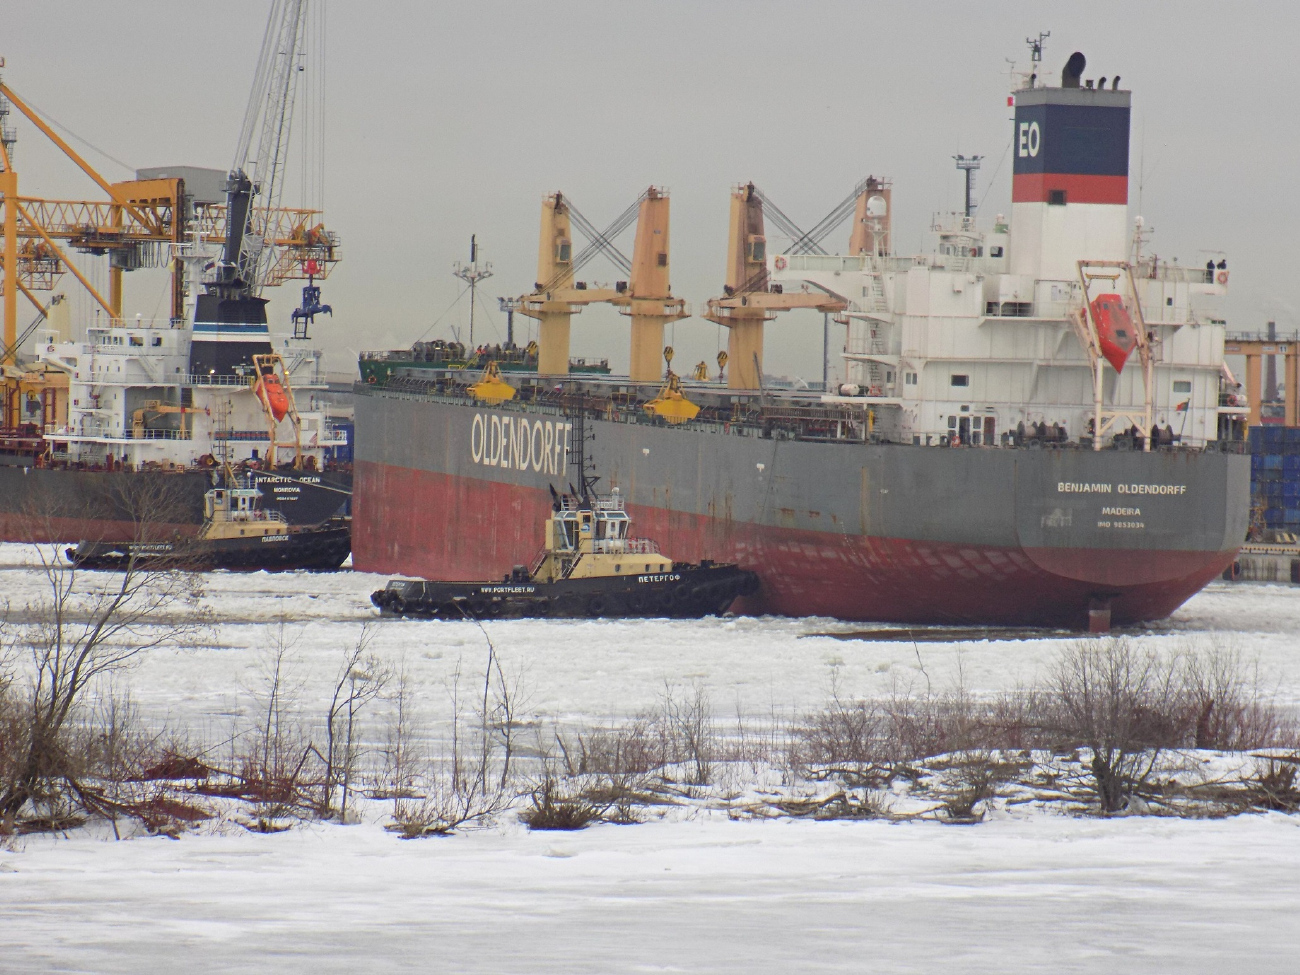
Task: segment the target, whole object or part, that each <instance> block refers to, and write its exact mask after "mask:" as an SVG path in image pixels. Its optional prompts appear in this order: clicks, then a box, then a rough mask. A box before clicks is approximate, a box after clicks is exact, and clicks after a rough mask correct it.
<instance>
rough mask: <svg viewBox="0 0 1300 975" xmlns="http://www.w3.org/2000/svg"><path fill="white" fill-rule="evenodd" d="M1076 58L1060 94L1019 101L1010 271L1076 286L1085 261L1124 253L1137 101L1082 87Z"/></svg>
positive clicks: (1050, 91)
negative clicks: (1132, 107)
mask: <svg viewBox="0 0 1300 975" xmlns="http://www.w3.org/2000/svg"><path fill="white" fill-rule="evenodd" d="M1085 64H1086V61H1085V59H1084V57H1083V55H1082V54H1079V53H1078V52H1076V53H1075V54H1074V55H1072V56H1071V58H1070V60H1069V62H1068V63H1067V64H1066V67H1065V69H1064V71H1063V72H1062V76H1061V81H1062V87H1060V88H1041V87H1031V88H1024V89H1021V90H1020V91H1018V92H1016V93H1015V106H1016V115H1015V131H1014V132H1013V135H1012V158H1013V167H1012V174H1013V175H1012V186H1011V202H1012V224H1013V226H1014V228H1015V244H1014V246H1013V248H1012V270H1013V271H1014V272H1015V273H1017V274H1024V275H1032V276H1033V277H1034V278H1035V279H1050V280H1071V279H1072V278H1073V277H1074V276H1075V268H1076V262H1077V261H1080V260H1122V259H1123V258H1124V255H1125V253H1126V245H1127V240H1128V233H1127V226H1126V225H1127V206H1128V155H1129V114H1130V102H1131V98H1132V93H1131V92H1128V91H1116V90H1114V89H1113V88H1112V89H1103V88H1100V87H1098V88H1091V87H1080V85H1079V76H1080V74H1081V73H1082V72H1083V69H1084V65H1085Z"/></svg>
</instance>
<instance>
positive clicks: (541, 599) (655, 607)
mask: <svg viewBox="0 0 1300 975" xmlns="http://www.w3.org/2000/svg"><path fill="white" fill-rule="evenodd" d="M757 591H758V576H756V575H755V574H754V573H752V572H749V571H747V570H745V569H741V568H738V567H737V566H735V565H708V564H701V565H698V566H696V565H687V564H679V565H675V566H673V569H672V571H671V572H657V573H651V574H648V575H625V576H617V577H613V578H611V577H597V578H591V579H565V580H561V581H559V582H534V581H510V580H507V581H504V582H485V583H476V582H424V581H421V580H406V579H394V580H393V581H392V582H390V583H389V584H388V586H387V587H386V588H384V589H380V590H378V591H376V592H375V593H374V594H372V595H371V597H370V600H371V602H373V603H374V604H375V605H376V606H378V607H379V609H380V610H381V612H382V613H383V615H385V616H416V617H424V618H429V619H450V620H463V619H472V620H481V619H519V618H521V617H553V618H586V619H595V618H599V617H640V618H647V617H669V618H676V619H699V618H700V617H702V616H714V615H720V614H722V613H725V612H726V611H727V610H728V608H730V606H731V604H732V603H733V602H735V601H736V599H737V598H739V597H741V596H747V595H752V594H753V593H755V592H757Z"/></svg>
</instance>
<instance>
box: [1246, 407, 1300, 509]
mask: <svg viewBox="0 0 1300 975" xmlns="http://www.w3.org/2000/svg"><path fill="white" fill-rule="evenodd" d="M1250 494H1251V507H1252V508H1253V509H1254V510H1256V511H1262V512H1263V521H1264V527H1265V528H1273V529H1276V530H1279V531H1288V532H1300V427H1283V426H1271V425H1270V426H1259V427H1251V428H1250Z"/></svg>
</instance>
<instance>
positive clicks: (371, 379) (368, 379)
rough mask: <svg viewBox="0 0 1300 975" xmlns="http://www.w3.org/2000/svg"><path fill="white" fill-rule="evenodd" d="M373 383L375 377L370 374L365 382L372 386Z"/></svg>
mask: <svg viewBox="0 0 1300 975" xmlns="http://www.w3.org/2000/svg"><path fill="white" fill-rule="evenodd" d="M374 381H375V376H374V374H373V373H371V374H370V375H369V376H367V377H366V382H368V383H371V384H372V385H373V384H374Z"/></svg>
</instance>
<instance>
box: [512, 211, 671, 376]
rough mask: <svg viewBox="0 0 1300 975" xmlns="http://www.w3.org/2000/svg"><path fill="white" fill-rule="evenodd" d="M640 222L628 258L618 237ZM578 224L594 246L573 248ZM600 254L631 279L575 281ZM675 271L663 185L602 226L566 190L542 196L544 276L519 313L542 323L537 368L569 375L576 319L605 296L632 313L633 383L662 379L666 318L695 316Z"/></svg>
mask: <svg viewBox="0 0 1300 975" xmlns="http://www.w3.org/2000/svg"><path fill="white" fill-rule="evenodd" d="M633 220H635V221H636V225H637V229H636V240H635V243H634V244H633V250H632V254H633V256H632V259H631V260H628V258H627V257H626V256H624V255H623V253H622V252H621V251H619V249H618V248H617V247H616V246H614V243H613V240H614V238H615V237H616V236H618V234H620V233H622V232H623V231H624V230H626V229H627V228H628V227H629V226H631V224H632V221H633ZM575 224H576V225H577V226H578V228H579V230H580V231H581V232H582V233H583V234H584V235H585V236H586V237H587V238H588V244H587V246H586V247H584V248H583V249H582V251H580V252H578V253H577V254H575V253H574V251H573V226H574V225H575ZM598 253H604V254H606V255H607V256H608V257H609V258H610V260H612V261H613V262H614V264H615V265H616V266H617V267H618V268H619V269H620V270H622V271H625V272H627V273H628V275H629V277H628V280H627V281H619V282H618V283H617V284H616V285H615V286H614V287H613V288H588V287H587V284H586V282H585V281H575V280H574V275H575V274H576V272H577V271H578V270H579V269H580V268H582V267H583V265H585V264H586V263H587V261H588V260H590V259H591V258H592V257H594V256H595V255H596V254H598ZM668 272H669V261H668V194H667V193H666V192H665V191H664V190H662V189H659V188H658V187H654V186H651V187H650V188H649V189H647V190H646V191H645V192H644V193H642V194H641V195H640V196H639V197H637V199H636V201H635V202H633V204H632V205H631V206H629V207H628V208H627V209H626V210H624V211H623V212H622V213H621V214H619V215H618V217H616V218H615V219H614V221H613V222H612V223H611V224H610V225H609V226H608V227H607V228H605V229H604V230H603V231H601V230H597V229H596V228H595V227H594V226H593V225H592V224H591V223H590V221H588V220H587V219H586V218H585V217H583V216H582V214H581V213H579V212H578V211H577V209H575V208H574V207H573V205H572V203H571V201H569V200H568V199H567V198H566V197H565V196H564V194H563V193H552V194H550V195H548V196H547V197H546V198H545V199H544V200H543V201H542V221H541V237H540V240H539V243H538V250H537V280H536V282H535V284H534V290H533V291H532V292H531V293H530V294H526V295H523V296H522V297H521V298H520V299H519V303H520V304H519V311H520V312H521V313H522V314H524V315H527V316H528V317H530V318H535V319H537V321H538V332H537V341H538V346H539V352H538V360H537V371H538V373H539V374H540V375H543V376H566V375H568V373H569V336H570V322H571V319H572V318H573V316H574V315H575V314H577V313H578V312H580V311H581V310H582V309H583V308H585V307H586V306H587V305H590V304H595V303H598V302H603V303H606V304H611V305H614V306H616V307H618V308H619V309H620V311H621V312H622V313H623V314H624V315H627V316H628V317H629V318H630V319H631V325H632V355H631V369H630V377H631V379H632V381H633V382H658V381H659V380H660V378H661V376H660V371H659V355H660V350H661V349H662V348H663V334H664V332H663V328H664V323H665V322H670V321H676V320H677V319H679V318H685V317H686V316H687V315H689V314H690V312H689V310H688V309H687V308H686V303H685V302H683V301H682V300H681V299H680V298H674V297H673V296H672V293H671V291H670V288H669V280H668Z"/></svg>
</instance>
